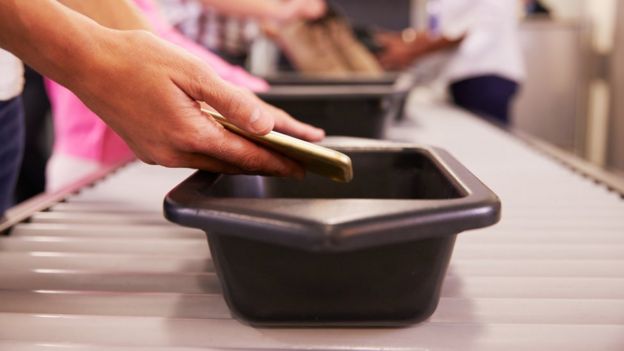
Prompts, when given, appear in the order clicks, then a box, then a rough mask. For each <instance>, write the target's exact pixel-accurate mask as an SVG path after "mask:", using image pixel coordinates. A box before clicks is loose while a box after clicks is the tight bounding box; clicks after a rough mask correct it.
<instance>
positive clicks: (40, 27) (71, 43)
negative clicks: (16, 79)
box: [0, 0, 106, 85]
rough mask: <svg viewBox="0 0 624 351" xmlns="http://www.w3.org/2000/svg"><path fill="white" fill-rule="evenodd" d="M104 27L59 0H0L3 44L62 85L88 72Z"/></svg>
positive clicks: (0, 29) (0, 42)
mask: <svg viewBox="0 0 624 351" xmlns="http://www.w3.org/2000/svg"><path fill="white" fill-rule="evenodd" d="M105 31H106V29H105V28H104V27H102V26H100V25H98V24H97V23H95V22H94V21H92V20H90V19H88V18H86V17H85V16H82V15H80V14H78V13H77V12H74V11H72V10H70V9H69V8H67V7H65V6H63V5H61V4H60V3H57V2H56V1H51V0H28V1H23V0H0V46H1V47H3V48H4V49H6V50H8V51H11V52H12V53H13V54H15V55H16V56H18V57H19V58H21V59H22V60H23V61H25V62H26V63H27V64H29V65H30V66H32V67H34V68H35V69H36V70H38V71H39V72H41V73H42V74H44V75H46V76H48V77H50V78H52V79H54V80H56V81H58V82H59V83H61V84H63V85H67V84H69V82H70V81H72V79H71V78H72V77H73V76H80V75H82V74H88V70H89V69H88V65H89V62H90V61H91V60H90V57H92V55H93V52H94V51H96V50H98V49H101V48H100V46H101V44H100V42H99V41H97V40H96V38H98V37H100V36H102V35H103V32H105ZM68 67H71V69H68Z"/></svg>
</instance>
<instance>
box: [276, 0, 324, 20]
mask: <svg viewBox="0 0 624 351" xmlns="http://www.w3.org/2000/svg"><path fill="white" fill-rule="evenodd" d="M283 8H284V12H283V15H282V18H280V20H282V21H293V20H297V19H304V20H312V19H317V18H319V17H322V16H323V15H324V14H325V11H327V4H326V3H325V0H288V2H287V3H286V4H285V5H284V7H283Z"/></svg>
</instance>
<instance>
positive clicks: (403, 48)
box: [375, 33, 427, 69]
mask: <svg viewBox="0 0 624 351" xmlns="http://www.w3.org/2000/svg"><path fill="white" fill-rule="evenodd" d="M375 39H376V40H377V42H378V43H379V44H380V45H381V46H382V47H383V48H384V49H383V51H382V52H381V53H380V54H378V59H379V62H380V63H381V65H382V66H383V67H384V68H385V69H405V68H407V67H408V66H409V65H411V64H412V63H413V62H414V61H415V60H416V59H418V58H419V57H420V56H421V54H422V53H423V52H424V49H425V46H426V44H427V38H426V34H424V33H418V34H415V35H414V37H413V38H410V40H408V41H406V40H405V38H404V37H403V36H402V35H401V34H399V33H379V34H377V35H376V37H375Z"/></svg>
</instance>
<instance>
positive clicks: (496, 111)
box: [449, 75, 519, 124]
mask: <svg viewBox="0 0 624 351" xmlns="http://www.w3.org/2000/svg"><path fill="white" fill-rule="evenodd" d="M518 88H519V85H518V83H516V82H514V81H513V80H509V79H506V78H502V77H499V76H494V75H491V76H480V77H474V78H469V79H464V80H460V81H457V82H453V83H452V84H451V86H450V88H449V89H450V93H451V96H452V97H453V102H454V103H455V104H456V105H457V106H460V107H463V108H465V109H467V110H469V111H471V112H474V113H475V114H477V115H481V116H484V117H488V118H493V119H495V120H497V121H499V122H501V123H503V124H509V122H510V109H511V102H512V101H513V98H514V96H515V95H516V93H517V92H518Z"/></svg>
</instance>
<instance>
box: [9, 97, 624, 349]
mask: <svg viewBox="0 0 624 351" xmlns="http://www.w3.org/2000/svg"><path fill="white" fill-rule="evenodd" d="M409 107H410V109H409V111H408V112H409V115H410V118H409V119H406V120H405V121H403V122H402V124H401V125H399V126H397V127H395V128H393V129H392V130H391V131H390V136H391V137H392V138H393V139H397V140H403V141H409V142H418V143H425V144H432V145H439V146H442V147H444V148H445V149H447V150H448V151H450V152H451V153H452V154H453V155H454V156H455V157H456V158H457V159H458V160H460V162H462V163H463V164H464V165H466V166H467V167H468V168H469V169H470V170H472V171H473V172H474V173H475V174H476V175H477V176H478V177H479V178H480V179H481V180H482V181H483V182H484V183H486V184H487V185H488V186H489V187H491V188H492V189H493V190H494V191H495V192H496V193H497V194H498V195H499V196H500V197H501V200H502V203H503V217H502V220H501V222H500V223H499V224H498V225H496V226H494V227H491V228H487V229H483V230H479V231H476V232H474V233H470V234H469V235H460V236H459V237H458V240H457V244H456V246H455V250H454V253H453V258H452V260H451V264H450V267H449V270H448V273H447V277H446V279H445V281H444V286H443V290H442V297H441V300H440V304H439V306H438V308H437V310H436V312H435V313H434V314H433V316H432V317H431V318H430V319H429V320H427V321H426V322H423V323H419V324H415V325H413V326H411V327H407V328H398V329H393V328H387V329H384V328H381V329H346V328H342V329H318V328H316V329H315V328H309V329H279V328H274V329H258V328H253V327H250V326H247V325H245V324H242V323H240V322H239V321H237V320H235V319H232V317H231V316H230V312H229V310H228V308H227V306H226V304H225V301H224V299H223V297H222V295H221V292H220V291H221V289H220V286H219V282H218V280H217V277H216V275H215V273H214V267H213V265H212V261H211V259H210V252H209V250H208V246H207V243H206V239H205V235H204V233H202V232H200V231H196V230H192V229H187V228H182V227H179V226H176V225H173V224H171V223H168V222H167V221H166V220H165V219H164V218H163V217H162V201H163V197H164V195H165V193H166V192H168V191H169V190H170V189H171V188H172V187H173V186H174V185H176V184H177V183H179V182H180V181H181V180H183V179H184V178H186V176H188V175H189V174H191V171H190V170H171V169H164V168H159V167H153V166H146V165H143V164H139V163H132V164H129V165H127V166H125V167H123V168H121V169H120V170H118V171H117V172H116V173H115V174H112V175H110V176H109V177H107V178H106V179H104V180H101V181H99V182H96V184H95V185H94V186H93V187H86V188H83V189H82V190H81V191H80V192H79V193H78V194H73V195H69V196H68V197H67V199H66V201H65V202H60V203H56V204H54V205H53V206H52V207H51V208H50V209H49V210H48V211H44V212H41V211H39V212H36V213H32V214H31V220H30V221H29V222H24V223H19V224H17V225H15V226H14V228H13V230H12V232H11V235H9V236H6V237H2V238H0V267H2V269H1V270H0V340H1V341H0V350H17V351H21V350H29V351H30V350H90V351H96V350H97V351H100V350H112V351H121V350H124V351H125V350H127V351H141V350H172V351H193V350H319V351H320V350H378V349H383V350H444V351H446V350H481V351H489V350H566V351H570V350H583V351H586V350H613V351H615V350H624V201H623V200H622V198H621V196H620V194H618V193H616V192H610V191H608V190H607V188H606V187H605V186H603V185H600V184H597V183H596V182H595V181H593V180H592V179H591V178H587V177H582V176H580V175H579V174H578V173H575V172H573V171H571V170H570V169H569V168H568V167H566V166H564V165H562V164H561V163H559V162H557V161H556V160H554V159H553V158H552V157H551V156H549V155H546V154H544V153H542V152H540V151H538V150H537V149H535V148H533V147H531V146H529V145H527V144H526V143H525V142H524V141H522V140H520V139H518V138H516V137H513V136H510V135H509V134H507V133H506V132H504V131H501V130H499V129H497V128H495V127H492V126H490V125H488V124H486V123H485V122H482V121H480V120H478V119H476V118H474V117H472V116H470V115H467V114H465V113H463V112H460V111H457V110H454V109H452V108H449V107H446V106H441V105H434V104H424V103H419V104H412V105H410V106H409ZM356 176H357V175H356ZM370 283H371V284H375V282H370Z"/></svg>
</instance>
